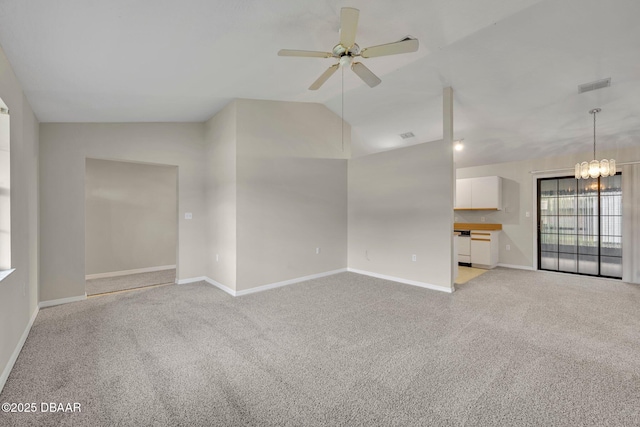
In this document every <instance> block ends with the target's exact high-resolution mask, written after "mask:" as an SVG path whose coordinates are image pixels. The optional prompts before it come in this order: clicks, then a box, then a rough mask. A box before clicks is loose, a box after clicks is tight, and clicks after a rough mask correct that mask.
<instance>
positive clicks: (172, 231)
mask: <svg viewBox="0 0 640 427" xmlns="http://www.w3.org/2000/svg"><path fill="white" fill-rule="evenodd" d="M177 179H178V170H177V168H176V167H175V166H162V165H150V164H142V163H132V162H115V161H111V160H98V159H87V160H86V176H85V219H86V223H85V239H86V240H85V242H86V244H85V256H86V258H85V273H86V274H87V275H90V274H97V273H110V272H120V271H128V270H135V269H141V268H152V267H161V266H170V265H175V264H176V250H177V244H178V213H177V208H178V206H177V205H178V195H177V191H178V188H177V187H178V182H177Z"/></svg>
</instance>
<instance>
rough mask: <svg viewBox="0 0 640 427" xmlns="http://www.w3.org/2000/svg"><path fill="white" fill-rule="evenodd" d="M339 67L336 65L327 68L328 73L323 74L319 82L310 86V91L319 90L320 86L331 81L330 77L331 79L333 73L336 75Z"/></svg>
mask: <svg viewBox="0 0 640 427" xmlns="http://www.w3.org/2000/svg"><path fill="white" fill-rule="evenodd" d="M339 65H340V64H334V65H332V66H331V67H329V68H327V71H325V72H324V73H322V75H321V76H320V77H318V80H316V81H315V82H313V84H312V85H311V86H309V90H318V89H319V88H320V86H322V85H323V84H324V82H326V81H327V80H329V77H331V76H332V75H333V73H335V72H336V71H337V70H338V66H339Z"/></svg>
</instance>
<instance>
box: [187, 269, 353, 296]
mask: <svg viewBox="0 0 640 427" xmlns="http://www.w3.org/2000/svg"><path fill="white" fill-rule="evenodd" d="M346 271H347V269H346V268H340V269H338V270H331V271H325V272H323V273H317V274H310V275H309V276H302V277H296V278H295V279H289V280H284V281H282V282H275V283H269V284H268V285H262V286H256V287H255V288H250V289H243V290H241V291H236V290H233V289H231V288H230V287H228V286H225V285H223V284H222V283H220V282H216V281H215V280H213V279H211V278H209V277H207V276H202V277H193V278H191V279H182V280H179V281H178V284H179V285H184V284H187V283H194V282H201V281H205V282H207V283H209V284H210V285H213V286H215V287H216V288H218V289H221V290H223V291H225V292H226V293H228V294H229V295H231V296H234V297H239V296H242V295H249V294H253V293H256V292H262V291H268V290H269V289H275V288H279V287H281V286H287V285H292V284H294V283H300V282H306V281H307V280H313V279H319V278H321V277H327V276H333V275H334V274H338V273H344V272H346Z"/></svg>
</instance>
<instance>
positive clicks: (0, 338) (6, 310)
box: [0, 48, 38, 389]
mask: <svg viewBox="0 0 640 427" xmlns="http://www.w3.org/2000/svg"><path fill="white" fill-rule="evenodd" d="M0 98H2V100H3V101H4V103H5V104H6V105H7V106H8V107H9V109H10V112H11V265H12V267H13V268H15V269H16V270H15V271H14V272H13V273H12V274H11V275H9V276H8V277H6V278H5V279H4V280H2V281H0V389H1V388H2V386H3V385H4V382H5V380H6V378H7V376H8V374H9V369H8V368H9V367H10V366H11V365H12V362H13V359H12V355H14V351H16V348H17V346H18V345H19V344H20V343H21V338H22V336H23V334H24V333H25V332H26V330H27V328H28V326H29V324H30V323H29V322H30V319H31V317H32V315H33V314H34V313H35V311H36V310H37V303H38V120H37V118H36V117H35V115H34V114H33V111H32V110H31V107H30V106H29V103H28V101H27V99H26V98H25V96H24V94H23V92H22V88H21V87H20V83H19V82H18V80H17V79H16V77H15V75H14V73H13V71H12V69H11V65H10V64H9V62H8V60H7V58H6V57H5V55H4V52H3V51H2V49H1V48H0ZM15 355H16V356H17V354H15Z"/></svg>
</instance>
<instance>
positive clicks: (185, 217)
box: [184, 212, 193, 219]
mask: <svg viewBox="0 0 640 427" xmlns="http://www.w3.org/2000/svg"><path fill="white" fill-rule="evenodd" d="M184 219H193V214H192V213H191V212H186V213H185V214H184Z"/></svg>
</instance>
